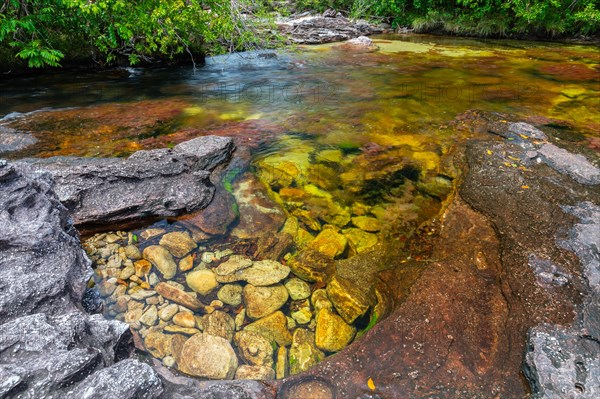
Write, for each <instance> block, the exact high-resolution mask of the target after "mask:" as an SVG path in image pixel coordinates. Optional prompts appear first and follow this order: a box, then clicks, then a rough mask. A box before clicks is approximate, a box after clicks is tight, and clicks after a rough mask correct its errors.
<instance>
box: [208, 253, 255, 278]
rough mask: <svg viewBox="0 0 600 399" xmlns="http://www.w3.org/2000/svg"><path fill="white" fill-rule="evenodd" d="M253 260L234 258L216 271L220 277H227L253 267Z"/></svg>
mask: <svg viewBox="0 0 600 399" xmlns="http://www.w3.org/2000/svg"><path fill="white" fill-rule="evenodd" d="M252 263H253V262H252V260H250V259H248V258H244V257H242V256H232V257H230V258H229V259H227V260H226V261H225V262H223V263H221V264H220V265H219V266H217V268H216V269H215V272H216V273H217V274H218V275H219V276H227V275H230V274H234V273H235V272H237V271H239V270H242V269H246V268H248V267H250V266H252Z"/></svg>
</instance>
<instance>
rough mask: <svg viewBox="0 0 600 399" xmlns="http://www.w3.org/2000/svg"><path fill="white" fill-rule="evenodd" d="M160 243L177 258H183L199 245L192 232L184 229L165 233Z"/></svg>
mask: <svg viewBox="0 0 600 399" xmlns="http://www.w3.org/2000/svg"><path fill="white" fill-rule="evenodd" d="M159 244H160V245H161V246H163V247H165V248H167V249H168V250H169V252H171V254H173V256H175V257H177V258H183V257H184V256H186V255H187V254H189V253H190V252H191V251H193V250H194V249H196V247H197V245H196V242H195V241H194V240H192V237H190V234H189V233H187V232H183V231H174V232H172V233H167V234H165V235H164V236H162V237H161V239H160V243H159Z"/></svg>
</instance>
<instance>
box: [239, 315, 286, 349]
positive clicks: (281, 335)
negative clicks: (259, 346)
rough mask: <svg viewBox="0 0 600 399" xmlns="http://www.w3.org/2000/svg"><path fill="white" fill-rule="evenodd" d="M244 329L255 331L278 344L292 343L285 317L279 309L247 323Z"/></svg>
mask: <svg viewBox="0 0 600 399" xmlns="http://www.w3.org/2000/svg"><path fill="white" fill-rule="evenodd" d="M244 331H250V332H256V333H258V334H260V335H262V336H263V337H265V338H266V339H268V340H269V341H271V342H274V343H276V344H277V345H279V346H287V345H289V344H291V343H292V335H291V334H290V332H289V331H288V328H287V318H286V317H285V315H284V314H283V313H282V312H281V311H277V312H275V313H272V314H270V315H269V316H267V317H263V318H262V319H259V320H256V321H255V322H254V323H251V324H248V325H247V326H246V327H245V328H244Z"/></svg>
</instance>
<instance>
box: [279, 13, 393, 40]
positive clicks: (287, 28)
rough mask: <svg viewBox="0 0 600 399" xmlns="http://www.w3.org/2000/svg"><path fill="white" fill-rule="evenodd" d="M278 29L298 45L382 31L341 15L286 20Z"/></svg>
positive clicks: (345, 38)
mask: <svg viewBox="0 0 600 399" xmlns="http://www.w3.org/2000/svg"><path fill="white" fill-rule="evenodd" d="M278 27H279V29H280V30H281V31H282V32H283V33H284V34H286V35H287V36H288V37H289V38H290V40H291V41H292V42H293V43H298V44H320V43H330V42H341V41H345V40H349V39H353V38H356V37H359V36H368V35H372V34H374V33H380V32H381V31H382V29H381V28H378V27H375V26H373V25H370V24H369V23H367V22H365V21H351V20H349V19H347V18H344V17H343V16H341V15H336V16H335V17H330V16H320V15H318V16H310V15H309V16H302V17H300V18H295V19H286V20H282V21H279V22H278Z"/></svg>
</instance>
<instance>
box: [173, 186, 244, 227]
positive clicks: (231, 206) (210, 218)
mask: <svg viewBox="0 0 600 399" xmlns="http://www.w3.org/2000/svg"><path fill="white" fill-rule="evenodd" d="M237 218H238V206H237V204H236V202H235V198H234V197H233V195H232V194H231V193H229V192H228V191H226V190H225V188H223V186H222V185H220V184H218V185H217V188H216V191H215V195H214V198H213V200H212V201H211V202H210V204H208V206H207V207H206V208H204V209H202V210H200V211H198V212H195V213H191V214H189V215H186V216H184V217H183V218H182V220H183V221H184V224H185V225H186V226H188V227H189V226H194V227H196V228H199V229H200V230H201V231H202V232H204V233H207V234H210V235H224V234H226V233H227V231H228V230H229V227H230V226H231V224H232V223H233V222H235V220H236V219H237Z"/></svg>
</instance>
